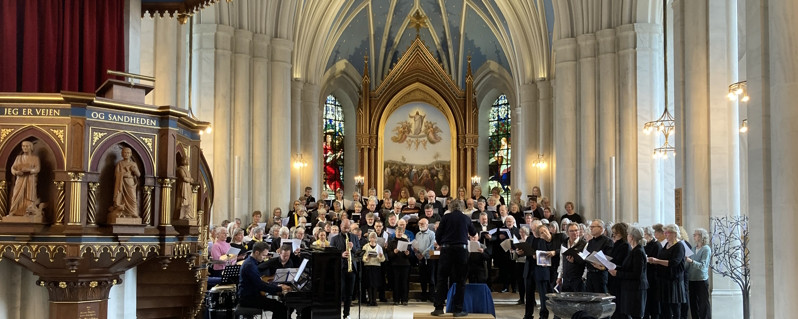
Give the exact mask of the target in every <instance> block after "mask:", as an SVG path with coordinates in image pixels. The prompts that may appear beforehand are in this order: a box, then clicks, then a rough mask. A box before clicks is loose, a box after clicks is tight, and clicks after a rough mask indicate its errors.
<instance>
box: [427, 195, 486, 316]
mask: <svg viewBox="0 0 798 319" xmlns="http://www.w3.org/2000/svg"><path fill="white" fill-rule="evenodd" d="M463 205H465V204H463V201H461V200H455V201H452V203H451V204H449V213H448V214H445V215H443V218H442V219H441V223H440V225H439V226H438V230H437V232H436V233H435V235H436V239H437V241H438V244H440V246H441V257H440V259H439V260H438V279H437V280H436V281H435V299H434V301H435V310H434V311H433V312H432V313H430V314H431V315H433V316H440V315H443V305H444V304H445V303H446V294H447V292H448V291H449V285H448V283H449V282H450V281H451V282H452V283H454V284H455V285H457V286H456V288H455V291H454V297H453V299H454V300H449V302H450V303H451V304H452V310H453V311H454V314H453V315H454V316H455V317H463V316H467V315H468V313H467V312H464V311H463V300H464V298H465V278H466V275H467V271H466V269H465V268H467V267H464V265H466V264H467V263H468V249H466V245H467V244H468V236H469V235H470V236H474V235H476V234H477V230H476V229H475V228H474V225H473V224H471V219H470V218H468V216H466V215H465V214H463V212H462V211H461V209H462V208H463Z"/></svg>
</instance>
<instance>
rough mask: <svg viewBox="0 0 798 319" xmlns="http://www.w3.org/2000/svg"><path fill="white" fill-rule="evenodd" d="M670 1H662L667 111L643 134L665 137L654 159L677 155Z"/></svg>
mask: <svg viewBox="0 0 798 319" xmlns="http://www.w3.org/2000/svg"><path fill="white" fill-rule="evenodd" d="M667 21H668V1H667V0H663V1H662V34H663V35H662V43H663V46H662V47H663V50H662V52H663V57H664V59H663V61H664V65H665V67H664V69H663V70H664V71H665V111H664V112H662V115H660V117H659V118H658V119H656V120H654V121H650V122H646V124H644V125H643V133H645V134H646V135H649V134H651V132H654V131H656V132H657V133H658V134H662V135H663V136H664V137H665V142H664V143H663V144H662V145H660V146H659V147H656V148H654V154H653V155H652V157H654V158H661V159H667V158H668V153H673V155H674V156H675V155H676V147H674V146H673V144H671V143H670V138H671V137H672V136H673V135H674V134H676V121H675V120H674V118H673V114H671V112H670V111H669V110H668V26H667Z"/></svg>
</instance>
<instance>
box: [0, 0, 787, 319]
mask: <svg viewBox="0 0 798 319" xmlns="http://www.w3.org/2000/svg"><path fill="white" fill-rule="evenodd" d="M0 17H2V21H0V43H2V48H3V49H2V50H0V108H1V109H2V110H0V112H2V116H0V164H2V165H0V171H2V173H0V278H3V280H2V282H3V283H5V285H3V286H4V287H5V288H4V289H0V318H13V319H16V318H48V317H49V318H203V317H204V316H206V315H207V309H208V306H209V305H208V301H209V300H210V299H209V298H207V295H208V288H209V285H210V281H212V279H209V278H210V277H213V276H212V274H211V273H210V271H211V270H212V269H215V267H214V266H215V265H218V263H217V264H213V262H212V261H213V260H212V259H213V258H212V256H211V255H210V253H209V251H210V250H211V248H210V246H211V245H212V244H213V242H214V241H215V238H216V235H217V228H216V227H217V226H220V225H227V223H236V220H238V222H239V223H240V224H241V225H252V226H254V227H256V226H260V228H261V230H265V232H264V234H263V235H264V238H265V237H270V236H272V235H273V234H272V233H271V229H272V226H273V223H277V229H278V230H279V229H280V226H286V222H288V223H290V224H291V225H297V224H299V223H300V220H299V219H296V216H297V215H298V214H299V213H298V212H297V211H298V210H297V207H296V204H295V202H299V201H301V203H300V205H301V206H303V209H304V206H305V205H307V209H308V210H310V209H311V207H312V208H313V209H314V212H315V211H316V210H315V209H318V208H319V207H318V206H317V204H316V202H315V201H311V200H309V198H310V197H313V198H314V199H315V200H317V201H318V203H327V206H330V207H329V208H328V209H329V211H335V212H337V211H339V210H341V211H344V214H346V215H347V218H349V219H352V218H354V216H352V213H351V210H354V207H355V206H357V207H358V208H357V216H358V217H360V218H362V219H365V213H364V214H363V215H360V213H359V212H360V209H361V206H362V209H363V210H364V211H365V210H369V211H371V210H372V209H367V206H368V205H369V199H370V198H372V196H373V198H374V199H375V200H379V203H380V205H382V204H383V203H384V201H383V200H384V199H386V198H390V199H391V201H390V202H396V203H402V205H410V207H413V205H411V204H410V202H411V201H412V202H415V201H418V203H419V206H420V208H421V213H423V209H424V206H422V204H421V203H422V202H424V203H431V202H432V201H433V200H435V199H436V197H435V196H438V197H437V198H438V199H437V200H442V201H443V206H445V205H446V203H447V199H448V200H449V201H456V200H457V199H461V200H463V204H466V203H467V202H469V201H468V199H470V198H472V195H473V196H474V197H475V198H474V200H475V201H474V202H472V203H470V204H469V205H471V204H473V205H474V206H473V209H476V207H477V205H481V203H478V201H476V199H478V198H479V193H481V194H484V196H485V197H490V199H489V200H487V203H485V205H486V206H487V207H494V208H496V207H498V206H500V205H503V204H499V203H498V202H496V203H493V204H492V205H491V203H492V202H491V200H494V199H495V200H497V201H498V200H499V199H500V200H501V201H502V203H504V202H505V201H506V202H507V203H508V204H509V203H511V202H512V203H516V202H519V201H520V205H519V206H520V208H521V210H523V209H526V207H527V203H528V202H527V201H528V200H531V201H535V206H533V207H536V206H537V205H541V206H542V208H546V209H547V212H546V214H547V217H546V218H548V214H550V215H551V216H552V218H554V219H556V221H558V222H559V221H560V217H562V216H564V215H566V214H570V213H571V211H573V212H575V213H576V214H578V215H581V216H582V217H583V218H584V221H585V222H584V223H585V224H590V221H591V220H594V219H599V220H602V221H604V222H612V223H621V222H624V223H626V224H628V225H632V226H644V227H647V226H651V225H654V224H663V225H668V224H675V225H678V226H679V227H681V228H682V230H686V231H687V233H688V234H692V232H693V231H694V230H696V229H699V228H702V229H705V230H707V231H708V233H709V240H708V241H707V243H706V245H709V246H711V247H712V248H713V250H714V249H716V248H715V247H725V246H716V245H720V243H723V242H726V243H727V244H728V245H729V246H733V248H735V249H739V250H735V251H731V252H726V254H725V255H723V254H722V253H723V251H713V252H712V253H713V254H715V255H714V259H713V261H712V262H711V263H710V265H711V267H710V269H709V279H708V284H709V300H710V301H711V309H710V311H711V313H712V314H714V316H715V317H717V318H786V317H788V316H790V315H791V314H793V313H796V312H798V305H797V304H796V303H795V302H794V300H796V298H798V288H796V287H798V285H796V284H798V274H796V272H795V271H794V270H793V268H794V266H795V265H798V251H796V250H795V249H790V248H789V247H786V246H784V244H783V243H785V242H788V241H785V240H782V239H779V238H780V237H778V236H780V235H779V234H790V233H792V231H793V227H792V226H791V225H795V224H796V222H798V217H796V214H794V209H795V207H798V196H796V194H798V164H796V161H795V160H794V157H793V156H798V144H796V143H795V140H794V139H795V138H798V126H794V125H793V124H795V123H793V121H796V122H798V108H797V107H796V105H795V103H794V98H790V94H794V93H789V92H798V58H796V52H798V21H797V20H796V19H795V17H798V2H796V1H793V0H447V1H445V0H329V1H326V0H325V1H316V0H268V1H261V0H108V1H89V0H64V1H39V0H35V1H23V0H8V1H2V2H0ZM790 101H793V102H790ZM428 191H432V192H435V194H433V195H432V196H433V197H432V199H431V200H430V201H427V194H428V193H427V192H428ZM446 192H448V194H446ZM491 195H494V196H491ZM532 196H534V197H532ZM390 202H389V203H388V205H389V206H388V207H387V211H388V212H390V211H391V209H393V207H391V206H390ZM339 203H340V205H338V204H339ZM336 205H338V206H336ZM402 205H400V206H402ZM530 205H531V204H530ZM339 206H340V207H339ZM569 206H570V208H567V207H569ZM469 207H470V206H469ZM505 207H507V205H505ZM443 209H445V208H443ZM532 209H533V210H534V209H535V208H532ZM277 210H279V211H281V212H280V213H281V215H279V216H276V215H275V214H277V213H276V211H277ZM255 211H259V212H261V213H260V215H259V216H261V217H262V218H260V219H257V220H256V219H253V212H255ZM325 211H326V210H325ZM308 213H309V211H308ZM311 214H313V213H311ZM416 214H418V211H417V212H416ZM334 215H335V214H334ZM436 215H437V212H436ZM443 215H444V214H443V212H440V216H443ZM523 215H524V214H523V213H521V216H523ZM335 216H336V217H335V218H336V219H337V218H340V216H339V215H335ZM497 216H498V215H497ZM289 217H292V218H295V220H290V219H291V218H289ZM415 217H416V218H417V217H418V215H415ZM309 218H310V216H308V219H309ZM411 218H412V217H411ZM522 219H523V217H522ZM474 220H475V222H476V219H474ZM355 221H357V220H356V219H355ZM504 221H505V219H504V218H502V219H501V224H502V225H503V224H504ZM280 222H282V225H280V224H279V223H280ZM307 222H308V225H310V223H311V220H307ZM385 222H386V223H388V221H387V220H385ZM414 222H415V221H414ZM518 222H519V224H520V223H522V222H523V220H519V221H518ZM315 223H316V222H315V221H314V222H313V224H314V225H315ZM338 223H340V221H338ZM430 224H432V222H430ZM414 225H415V224H414ZM327 226H329V224H328V225H327ZM244 227H246V226H244ZM254 227H253V228H254ZM360 227H361V228H362V227H364V226H363V223H362V222H361V224H360ZM415 227H418V226H415ZM502 227H503V226H502ZM298 228H302V227H298ZM416 230H418V228H416ZM245 231H246V233H247V234H246V236H247V237H246V238H247V239H250V238H251V237H250V232H251V229H250V228H247V229H246V230H245ZM312 231H313V228H312V227H308V228H307V236H308V238H310V236H311V235H314V236H315V233H312ZM322 231H324V229H323V226H322ZM563 231H565V230H564V229H563ZM235 235H236V234H229V236H230V237H235ZM278 236H279V235H278ZM291 236H293V234H292V235H291ZM563 236H565V235H563ZM325 237H326V235H325ZM346 237H347V239H348V238H349V237H348V235H347V236H346ZM365 237H368V236H365ZM312 239H313V240H316V237H312ZM691 239H692V237H689V238H685V240H687V241H691ZM270 240H271V239H270ZM366 242H368V238H366ZM779 242H781V243H782V244H779ZM710 243H711V244H710ZM272 247H275V246H272ZM276 247H278V248H279V247H280V246H279V245H278V246H276ZM249 249H252V247H249ZM303 249H304V246H303ZM270 251H272V250H271V249H270ZM721 257H723V258H725V259H722V258H721ZM274 258H277V257H274ZM428 258H429V257H428ZM336 260H337V259H336ZM488 265H490V263H488ZM494 266H495V265H494ZM510 266H512V265H510ZM488 268H490V267H488ZM313 269H314V271H318V267H313ZM500 270H501V269H498V268H497V269H494V273H492V274H493V275H496V274H495V272H497V271H500ZM412 276H415V275H412ZM336 278H337V277H336ZM413 278H416V277H411V279H413ZM313 280H314V281H313V282H314V283H315V278H314V279H313ZM497 280H498V279H497ZM413 287H415V286H413ZM499 290H501V289H499ZM394 293H396V292H394ZM411 293H413V291H411ZM494 296H497V295H496V293H495V292H494ZM339 297H340V296H339ZM533 297H534V296H533ZM372 298H373V297H372ZM513 300H514V299H513ZM314 302H315V301H314ZM335 302H337V303H339V306H340V301H339V300H335ZM527 302H529V301H528V300H527ZM394 304H396V303H394ZM400 306H401V304H400ZM353 307H355V306H353ZM384 307H387V308H384ZM497 307H498V306H497ZM432 308H433V307H432V304H431V303H423V304H422V303H413V304H412V305H411V309H412V311H410V310H404V311H403V310H401V308H397V307H396V306H395V307H394V308H391V307H390V306H389V305H388V304H386V305H381V306H380V307H379V310H377V309H378V308H364V310H363V314H364V317H367V318H383V317H379V316H377V317H373V316H371V317H369V316H368V313H369V312H371V313H382V314H383V316H385V318H388V317H396V318H400V317H401V318H411V317H412V312H413V311H422V312H424V311H426V312H429V311H431V310H432ZM385 309H399V310H395V311H394V310H385ZM497 309H498V308H497ZM523 309H524V306H523V305H520V306H517V307H516V308H507V307H505V308H502V309H499V310H500V312H499V313H500V314H501V315H500V316H497V317H502V316H506V317H508V318H521V317H522V315H523V311H524V310H523ZM386 311H388V312H387V314H386ZM390 311H394V312H390ZM397 311H398V312H397ZM518 312H520V313H521V314H520V315H519V314H517V313H518ZM337 315H340V314H336V316H337ZM355 316H356V312H353V314H352V317H355ZM314 317H315V316H314ZM319 317H324V316H319ZM333 317H335V316H333ZM324 318H326V317H324ZM339 318H340V317H339ZM685 318H686V317H685ZM694 318H695V317H694Z"/></svg>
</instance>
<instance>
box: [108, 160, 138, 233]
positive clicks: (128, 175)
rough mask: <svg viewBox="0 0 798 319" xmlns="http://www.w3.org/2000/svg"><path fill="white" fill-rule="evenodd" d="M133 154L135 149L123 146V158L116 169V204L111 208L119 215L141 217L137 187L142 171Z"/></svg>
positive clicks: (112, 211)
mask: <svg viewBox="0 0 798 319" xmlns="http://www.w3.org/2000/svg"><path fill="white" fill-rule="evenodd" d="M132 156H133V151H132V150H131V149H130V148H128V147H123V148H122V160H121V161H119V163H116V169H115V170H114V204H113V206H111V208H109V210H110V211H111V213H113V214H116V216H117V217H128V218H138V217H139V204H138V196H137V188H138V183H139V177H140V176H141V172H140V171H139V167H138V165H136V162H134V161H133V158H132Z"/></svg>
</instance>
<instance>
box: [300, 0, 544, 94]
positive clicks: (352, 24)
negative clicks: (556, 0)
mask: <svg viewBox="0 0 798 319" xmlns="http://www.w3.org/2000/svg"><path fill="white" fill-rule="evenodd" d="M551 1H552V0H329V1H314V0H306V1H300V2H299V3H298V7H297V12H296V17H295V20H294V21H295V24H294V32H295V34H294V41H295V48H294V78H297V79H304V80H306V81H308V82H311V83H318V82H316V81H318V80H320V79H321V74H324V73H325V72H327V71H328V70H331V69H340V67H341V65H342V61H343V62H344V64H348V65H351V67H348V68H350V69H351V70H352V73H354V71H356V72H357V73H360V74H361V75H362V72H363V70H364V56H367V55H368V57H369V72H370V74H369V76H370V77H371V82H372V85H379V83H380V82H381V81H382V79H383V78H384V77H385V76H386V75H387V74H388V72H389V71H390V69H391V67H392V66H393V64H394V63H395V62H396V61H397V60H398V59H399V57H401V56H402V54H403V53H404V52H405V50H406V49H407V48H408V47H409V45H410V43H411V42H412V41H413V40H414V39H415V38H416V35H417V31H416V29H414V28H413V26H412V25H411V21H412V19H413V18H412V17H413V15H414V14H415V13H416V12H420V13H421V14H423V15H424V16H426V17H427V19H426V22H427V27H425V28H421V29H420V30H419V31H418V36H419V37H420V38H421V39H422V40H423V41H424V43H425V44H426V45H427V46H428V48H429V49H430V51H431V52H432V53H433V55H434V56H435V57H436V58H437V59H438V61H439V62H440V63H441V65H442V66H443V68H444V69H445V70H446V71H447V73H449V75H450V76H451V78H452V79H453V80H455V81H456V82H457V83H458V84H460V85H462V83H463V80H464V77H465V74H466V67H467V64H466V57H467V56H471V57H472V70H473V71H474V72H477V70H478V69H479V68H480V67H482V66H484V65H487V64H490V65H491V67H492V68H493V69H495V68H502V69H504V70H505V71H506V73H507V74H510V76H512V77H513V79H514V80H516V81H518V82H519V83H525V82H529V81H532V80H534V79H537V78H540V77H546V76H547V75H548V69H549V68H548V64H549V61H548V60H549V56H550V51H551V45H550V44H551V43H550V39H551V36H550V35H551V32H552V28H553V26H554V24H553V19H552V18H550V17H552V16H553V6H552V3H551ZM547 19H549V20H552V21H547Z"/></svg>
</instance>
